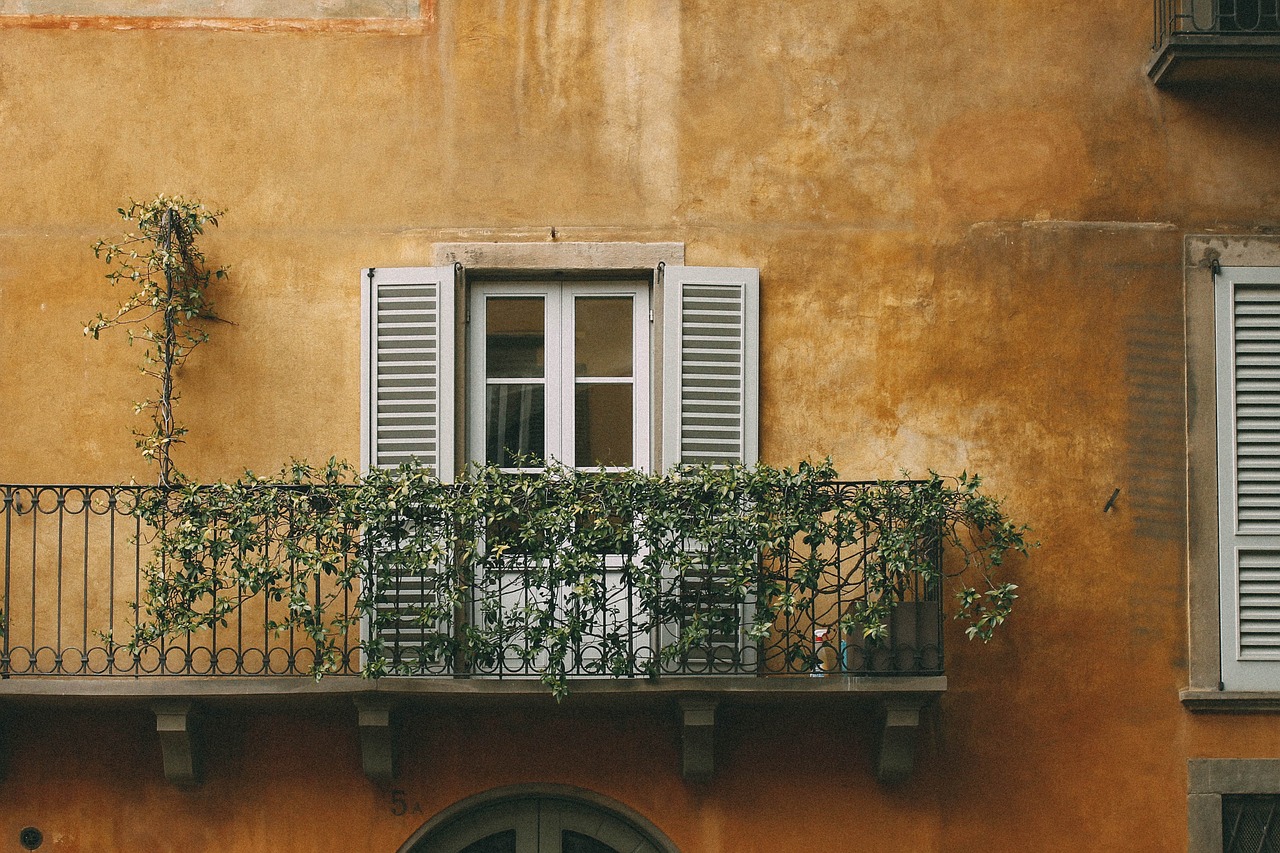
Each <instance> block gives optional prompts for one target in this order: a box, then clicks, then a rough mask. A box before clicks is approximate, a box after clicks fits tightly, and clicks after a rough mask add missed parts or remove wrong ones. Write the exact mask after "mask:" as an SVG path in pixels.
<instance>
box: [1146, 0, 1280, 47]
mask: <svg viewBox="0 0 1280 853" xmlns="http://www.w3.org/2000/svg"><path fill="white" fill-rule="evenodd" d="M1255 35H1256V36H1276V35H1280V0H1155V36H1154V40H1153V42H1152V49H1153V50H1158V49H1159V48H1160V46H1161V45H1163V44H1164V43H1165V42H1166V41H1168V40H1169V39H1170V38H1171V37H1173V36H1255Z"/></svg>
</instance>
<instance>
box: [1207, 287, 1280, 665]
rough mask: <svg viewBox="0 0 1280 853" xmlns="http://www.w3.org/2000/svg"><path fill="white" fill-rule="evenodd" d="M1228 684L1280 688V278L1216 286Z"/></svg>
mask: <svg viewBox="0 0 1280 853" xmlns="http://www.w3.org/2000/svg"><path fill="white" fill-rule="evenodd" d="M1216 288H1217V291H1216V294H1215V298H1216V307H1215V316H1216V321H1217V349H1218V367H1217V381H1218V391H1217V396H1218V525H1219V534H1218V540H1219V568H1220V570H1221V584H1220V594H1221V614H1222V618H1221V626H1222V681H1223V685H1224V686H1225V687H1226V689H1228V690H1278V689H1280V269H1273V268H1265V267H1234V268H1225V269H1223V270H1222V271H1221V273H1220V274H1219V275H1218V276H1217V278H1216Z"/></svg>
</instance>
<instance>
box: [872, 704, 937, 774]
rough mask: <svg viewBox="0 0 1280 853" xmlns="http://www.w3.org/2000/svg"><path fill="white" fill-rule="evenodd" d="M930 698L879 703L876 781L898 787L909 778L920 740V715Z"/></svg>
mask: <svg viewBox="0 0 1280 853" xmlns="http://www.w3.org/2000/svg"><path fill="white" fill-rule="evenodd" d="M933 699H934V697H932V696H891V697H888V698H886V699H883V700H881V702H880V714H881V723H880V745H879V749H877V751H876V778H877V779H879V780H880V781H881V782H883V783H886V784H891V785H892V784H898V783H901V782H905V781H907V779H909V778H911V771H912V769H913V768H914V767H915V759H916V744H917V743H918V742H919V740H920V733H919V731H918V729H919V728H920V714H921V712H922V711H923V710H924V707H925V706H926V705H928V704H929V703H930V702H932V701H933Z"/></svg>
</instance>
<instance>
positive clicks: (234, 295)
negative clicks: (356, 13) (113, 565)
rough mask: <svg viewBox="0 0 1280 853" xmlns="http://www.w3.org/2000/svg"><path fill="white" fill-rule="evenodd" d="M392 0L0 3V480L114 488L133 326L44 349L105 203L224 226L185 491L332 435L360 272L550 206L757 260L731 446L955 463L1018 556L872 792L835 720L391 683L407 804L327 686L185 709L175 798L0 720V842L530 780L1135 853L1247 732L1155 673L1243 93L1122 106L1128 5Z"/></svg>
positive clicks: (141, 475) (855, 826)
mask: <svg viewBox="0 0 1280 853" xmlns="http://www.w3.org/2000/svg"><path fill="white" fill-rule="evenodd" d="M95 5H100V4H95ZM428 11H429V13H430V14H427V15H426V16H424V17H423V19H422V20H418V21H413V22H408V23H406V24H405V25H404V26H403V27H401V28H399V29H397V27H396V26H380V27H378V28H374V29H375V30H376V31H373V32H361V31H359V30H360V27H358V26H356V25H354V24H350V23H349V22H348V23H347V24H342V25H333V26H330V25H328V24H326V23H324V22H316V23H315V24H314V25H304V24H299V25H297V26H292V25H291V26H290V27H289V28H287V29H284V28H279V27H272V26H260V25H258V24H257V23H255V22H242V23H235V22H221V23H219V24H218V25H217V26H216V27H214V26H205V25H200V24H199V22H190V21H189V22H186V23H184V24H181V25H177V24H175V25H172V26H170V25H166V24H164V22H161V23H159V24H157V23H156V22H154V21H151V22H146V23H140V22H139V23H131V22H130V21H128V20H117V21H114V22H112V21H87V22H82V24H78V25H77V26H76V27H71V26H64V25H62V24H60V23H59V21H58V20H54V19H39V20H35V19H30V18H21V19H19V18H6V17H4V16H0V152H3V154H0V162H2V163H3V166H4V167H3V168H2V169H0V481H4V482H69V481H82V482H95V481H103V482H114V481H121V480H127V479H128V478H130V477H136V478H138V479H139V480H140V481H145V480H147V479H149V478H150V477H152V476H153V473H152V471H150V470H149V469H148V468H147V467H146V466H145V465H144V464H142V463H141V462H140V461H139V459H138V458H137V455H136V452H135V450H134V448H133V442H132V439H131V438H130V436H129V430H130V428H131V427H134V426H136V425H138V424H139V420H138V419H137V418H135V417H134V416H133V415H132V407H131V405H130V401H132V400H134V399H138V398H140V397H142V396H143V395H145V393H146V389H145V386H144V385H143V384H142V383H141V382H140V380H139V377H138V376H137V374H136V370H135V364H136V361H137V358H138V356H139V352H138V350H137V348H134V349H132V350H131V349H129V348H128V347H126V346H124V344H123V341H122V340H121V338H120V336H119V335H108V336H107V339H106V340H104V341H101V342H97V343H95V342H92V341H89V340H87V339H84V338H82V337H81V335H80V329H81V327H82V326H83V325H84V323H85V322H86V321H87V320H88V319H90V318H91V317H92V316H93V315H94V314H95V313H97V312H98V311H101V310H106V309H108V308H109V307H110V306H111V305H112V304H114V303H113V294H112V293H111V292H110V291H109V289H108V288H107V286H106V284H105V282H104V281H103V279H102V273H103V272H104V269H105V268H104V267H103V266H102V264H101V263H100V262H97V261H95V260H94V259H93V257H92V254H91V252H90V251H89V249H88V245H89V244H90V242H92V241H93V240H94V239H96V238H98V237H100V236H109V235H113V234H115V233H117V232H118V231H119V229H120V223H119V220H118V219H116V218H115V216H114V213H113V211H114V210H115V208H116V207H117V206H119V205H120V204H121V203H122V202H123V201H124V200H126V199H127V198H129V197H134V198H146V197H149V196H151V195H153V194H154V193H156V192H159V191H165V192H171V193H173V192H180V193H185V194H188V195H192V196H197V197H199V198H200V199H202V200H205V201H207V202H210V203H213V204H217V205H220V206H223V207H225V208H227V210H228V213H227V215H226V217H225V218H224V221H223V224H222V226H221V227H220V228H219V229H217V230H216V231H215V232H213V233H211V234H210V235H209V236H208V238H207V240H206V241H205V242H204V246H205V249H206V252H207V254H208V256H209V258H210V259H211V261H213V262H215V263H220V264H228V265H230V267H231V278H230V280H229V282H228V283H227V284H225V285H222V286H220V287H219V289H218V291H217V292H216V294H215V299H216V301H217V304H218V307H219V310H220V312H221V314H222V315H223V316H224V317H226V318H227V319H228V320H230V321H231V322H232V323H233V325H225V326H221V325H220V326H218V327H216V328H215V329H214V330H213V334H214V338H213V341H212V342H211V343H210V344H209V345H208V346H207V347H205V348H203V349H201V350H200V351H198V353H197V354H196V355H195V356H194V357H193V358H192V360H191V362H190V364H189V365H188V367H187V368H186V369H185V371H184V375H183V376H182V378H181V387H182V393H183V399H182V401H181V404H180V409H179V413H180V419H181V420H182V421H183V422H184V423H185V424H186V425H187V426H189V427H190V429H191V435H190V437H189V443H188V444H187V446H185V447H184V448H182V449H181V450H180V451H179V455H178V459H179V462H180V464H181V465H182V466H183V467H184V468H185V469H186V470H188V471H189V472H190V473H192V474H194V475H196V476H200V477H229V476H234V475H236V474H237V473H238V472H240V471H242V470H243V469H245V468H252V469H254V470H257V471H264V470H272V469H274V468H276V467H277V466H279V465H280V464H281V463H283V462H284V461H286V460H288V459H289V458H290V457H305V458H308V459H311V460H313V461H319V460H322V459H325V458H327V457H329V456H330V455H337V456H339V457H345V458H348V459H353V460H354V459H356V458H358V450H359V447H358V444H359V422H358V402H359V393H360V387H359V324H358V320H357V316H358V305H359V279H358V272H359V270H360V269H361V268H362V267H367V266H379V267H381V266H397V265H423V264H427V263H430V260H431V247H432V245H433V244H435V243H438V242H456V241H485V240H533V241H546V240H550V239H552V237H551V231H552V228H554V229H555V234H556V239H560V240H572V241H593V240H601V241H654V242H656V241H677V242H683V243H684V244H685V245H686V253H687V255H686V256H687V261H688V263H690V264H700V265H716V266H735V265H736V266H755V267H759V268H760V271H761V282H762V286H761V292H762V347H761V352H762V365H761V388H762V410H761V447H762V452H763V456H764V457H765V458H766V459H767V460H769V461H772V462H777V463H793V462H795V461H797V460H799V459H801V458H805V457H811V458H812V457H822V456H825V455H828V454H829V455H831V456H832V457H833V458H834V460H835V462H836V464H837V466H838V468H839V469H840V471H841V472H842V473H843V474H845V475H846V476H849V477H856V478H866V477H891V476H895V475H897V474H898V472H899V471H900V470H902V469H909V470H912V471H915V472H922V471H924V470H926V469H929V468H933V469H936V470H939V471H942V472H949V473H958V472H959V471H961V470H969V471H978V472H980V473H982V474H983V475H984V477H986V479H987V482H988V484H989V486H990V488H991V490H992V491H993V492H994V493H997V494H1001V495H1004V496H1006V497H1007V500H1008V503H1007V507H1008V509H1009V511H1010V512H1011V514H1013V515H1014V516H1015V517H1016V518H1018V519H1020V520H1024V521H1026V522H1027V523H1029V524H1031V525H1032V527H1034V528H1035V535H1036V537H1037V538H1038V539H1039V540H1040V541H1041V542H1042V547H1041V548H1040V549H1039V550H1038V551H1037V552H1035V554H1034V556H1033V558H1032V559H1031V560H1030V561H1029V562H1026V563H1023V562H1021V561H1019V562H1017V563H1015V564H1013V565H1012V566H1011V567H1010V568H1009V573H1010V575H1011V577H1012V578H1013V579H1014V580H1016V582H1017V583H1019V585H1020V586H1021V588H1022V593H1023V597H1022V599H1021V601H1020V607H1019V610H1018V612H1017V613H1016V614H1015V617H1014V620H1013V621H1012V622H1011V623H1010V624H1009V625H1008V626H1007V627H1008V630H1007V631H1004V632H1003V633H1002V634H1001V636H1000V637H999V638H998V639H997V640H995V641H994V642H993V643H992V644H990V645H989V646H986V647H979V646H973V645H970V644H968V643H967V642H966V641H965V640H964V639H963V637H962V635H961V634H960V633H959V631H958V630H952V629H949V631H950V633H949V634H948V637H947V641H948V659H947V669H948V675H949V678H950V689H949V691H948V692H947V694H946V695H945V696H944V698H943V699H942V701H941V703H940V704H939V706H938V707H937V709H935V711H934V712H932V714H931V716H930V717H929V720H928V722H927V725H926V726H925V728H924V730H923V737H922V741H921V755H920V760H919V767H918V771H917V773H916V775H915V777H913V779H912V781H911V782H909V783H908V784H907V785H906V786H905V787H903V788H901V789H886V788H882V787H880V786H879V785H877V784H876V783H875V782H874V779H873V776H872V773H871V770H870V769H869V768H870V758H869V750H870V749H871V744H870V741H871V732H872V728H871V727H870V725H869V721H868V720H866V719H865V717H866V712H865V711H863V710H857V709H854V710H848V711H841V710H837V709H826V710H823V711H821V712H820V713H816V714H809V713H801V712H798V711H772V712H764V711H759V710H755V711H752V710H744V709H739V710H737V711H733V712H731V713H729V714H727V716H726V717H725V719H724V720H723V721H722V726H721V747H720V750H721V751H720V754H719V758H720V761H721V764H720V769H719V770H718V775H717V781H716V783H715V785H714V786H713V787H712V788H710V789H707V790H700V789H695V788H689V787H686V786H685V785H684V783H682V782H681V781H679V779H678V776H677V773H676V766H677V761H676V757H677V754H678V753H677V745H678V730H677V729H676V727H675V725H674V718H673V717H670V716H669V715H662V714H653V713H647V712H636V713H625V712H615V713H608V714H606V713H596V712H592V713H587V712H584V711H579V710H575V709H574V708H573V706H572V704H571V705H570V706H568V707H567V708H566V709H564V710H562V711H561V712H555V711H552V710H549V709H544V710H540V711H537V712H516V711H504V710H502V709H494V710H485V711H482V712H469V713H467V714H454V713H446V712H443V711H438V712H431V711H430V709H419V710H416V711H411V712H410V726H409V728H408V731H409V732H410V733H411V734H410V735H409V736H408V737H407V738H406V739H407V740H408V744H407V746H406V749H407V752H406V755H405V762H404V768H405V769H404V777H403V779H402V780H401V781H399V782H397V785H398V787H401V788H403V789H404V790H406V791H407V792H409V793H410V795H411V797H413V798H415V799H414V801H415V802H419V803H420V804H421V806H422V810H423V815H422V816H421V817H419V818H416V822H415V819H411V818H410V817H408V816H406V817H394V816H392V815H391V814H390V813H389V809H388V803H387V800H386V794H385V792H379V791H378V790H377V788H376V787H375V786H373V785H372V783H368V782H367V781H366V780H365V779H364V777H363V776H362V775H361V774H360V772H359V759H358V753H357V751H356V739H355V731H354V723H353V719H354V712H347V711H341V712H339V711H334V712H333V713H332V714H328V715H323V714H314V715H312V716H304V717H301V718H299V717H296V716H293V715H291V714H286V713H281V714H277V715H272V714H270V713H267V712H262V711H252V712H251V711H247V710H241V711H235V710H227V711H218V712H217V713H216V714H214V715H213V717H212V718H211V719H210V720H209V727H208V729H207V731H208V733H209V735H210V737H211V738H212V741H211V742H212V743H216V744H218V745H219V746H218V747H217V749H216V750H215V751H214V752H213V753H212V756H213V757H212V758H211V762H210V766H209V778H208V781H207V782H206V784H205V785H204V786H203V787H202V788H201V789H199V790H198V791H196V792H194V793H188V792H180V791H176V790H173V789H171V788H169V787H168V786H167V785H166V784H165V783H164V782H163V780H162V779H161V778H160V776H159V772H158V763H159V756H158V746H157V745H156V743H155V739H154V733H153V732H151V731H150V726H151V721H150V719H149V717H148V714H147V713H146V712H145V711H138V710H136V709H135V710H112V709H101V710H98V711H95V712H93V713H88V712H80V711H57V712H53V713H48V714H46V713H37V712H34V711H32V710H31V709H29V708H25V707H21V708H19V707H15V708H11V709H10V710H9V712H8V715H7V716H6V717H5V719H4V722H3V726H4V731H5V738H6V740H5V741H4V743H5V750H6V751H7V752H8V753H9V772H8V775H7V777H6V778H5V779H4V780H3V781H0V803H3V806H2V807H0V839H13V838H14V837H16V833H17V830H18V828H20V827H21V826H24V825H28V824H33V825H38V826H41V827H42V828H43V829H44V830H45V832H46V835H47V837H48V839H49V840H48V842H47V844H48V847H49V849H53V850H85V851H89V850H104V849H115V848H121V849H124V848H128V849H138V850H170V849H171V850H194V849H208V850H227V851H231V850H239V851H250V850H264V849H276V850H299V851H301V850H317V851H318V850H340V849H343V850H345V849H367V850H371V851H372V850H388V851H389V850H394V849H395V848H396V846H397V845H399V844H400V843H401V842H402V841H403V840H404V839H405V838H407V837H408V836H409V834H410V833H411V832H412V831H413V830H414V829H415V828H416V826H417V825H419V824H420V823H421V821H422V820H425V819H426V817H429V816H430V814H432V813H433V812H434V811H437V810H438V809H440V808H442V807H444V806H446V805H448V804H449V803H451V802H454V801H455V800H457V799H459V798H461V797H463V796H466V795H469V794H472V793H476V792H479V791H482V790H485V789H486V788H488V787H492V786H495V785H500V784H508V783H513V782H522V781H545V782H567V783H572V784H578V785H582V786H583V787H588V788H591V789H594V790H597V791H599V792H601V793H603V794H606V795H609V796H612V797H615V798H616V799H618V800H621V801H623V802H626V803H628V804H629V805H631V806H632V807H633V808H635V809H637V810H638V811H640V812H641V813H643V814H645V815H646V816H647V817H649V818H650V819H651V820H653V821H654V822H655V823H657V824H658V825H659V826H661V827H662V828H663V829H664V830H665V831H666V832H667V833H668V834H669V835H670V836H671V837H672V839H673V840H675V841H676V843H677V844H678V845H680V847H681V849H682V850H685V851H688V853H696V851H708V853H729V851H733V853H739V851H756V850H758V851H769V850H794V851H808V850H818V849H834V850H850V851H853V850H877V851H926V850H930V851H948V853H950V851H970V850H972V851H977V850H1037V851H1040V850H1043V851H1057V850H1062V851H1066V850H1073V851H1074V850H1081V849H1087V850H1099V851H1105V850H1127V851H1152V853H1156V852H1157V851H1160V853H1163V851H1170V850H1178V849H1181V848H1182V847H1183V846H1184V844H1185V820H1186V814H1185V806H1186V804H1185V790H1186V789H1185V775H1184V774H1185V762H1186V759H1187V758H1188V757H1199V756H1207V757H1236V756H1239V757H1280V733H1277V729H1276V726H1275V718H1274V716H1269V715H1254V716H1246V717H1238V716H1231V717H1225V716H1193V715H1191V714H1190V713H1188V712H1187V711H1186V710H1184V709H1183V708H1182V706H1181V705H1180V704H1179V702H1178V698H1177V691H1178V689H1179V688H1180V687H1182V686H1185V685H1186V683H1187V676H1186V668H1185V656H1186V640H1185V635H1186V603H1185V600H1184V588H1185V579H1186V567H1185V544H1184V543H1185V535H1186V534H1185V531H1186V520H1185V517H1184V516H1185V509H1184V507H1185V482H1184V476H1185V462H1186V449H1185V439H1184V437H1183V435H1184V432H1183V430H1184V424H1185V399H1184V367H1185V364H1184V356H1183V346H1184V333H1183V320H1182V317H1183V301H1182V272H1181V261H1182V258H1181V252H1182V239H1183V235H1184V234H1186V233H1199V232H1203V231H1215V230H1216V231H1222V232H1232V233H1239V232H1245V231H1253V230H1257V229H1264V230H1265V229H1267V228H1273V227H1274V226H1275V225H1276V224H1277V223H1276V210H1277V202H1278V201H1280V171H1278V170H1277V169H1276V168H1275V163H1276V162H1277V154H1280V133H1277V131H1278V130H1280V101H1277V100H1275V99H1274V98H1270V97H1263V98H1258V97H1256V96H1248V95H1241V94H1227V95H1223V96H1220V97H1219V96H1213V97H1208V96H1198V97H1197V96H1185V95H1171V94H1168V93H1162V92H1158V91H1156V90H1155V89H1153V87H1152V86H1151V85H1150V84H1149V83H1148V81H1147V80H1146V78H1145V76H1144V75H1143V73H1142V66H1143V63H1144V61H1145V59H1146V56H1147V48H1148V43H1149V39H1150V28H1151V22H1150V7H1149V4H1148V3H1146V2H1138V0H1128V2H1116V0H1081V2H1077V3H1074V4H1070V5H1069V6H1063V5H1061V4H1051V3H1045V2H1039V3H1023V2H1013V0H982V2H979V0H964V2H954V3H946V4H905V3H902V4H890V3H881V2H874V0H820V1H818V0H773V2H769V0H738V2H734V3H724V2H718V0H702V2H697V0H687V2H679V0H592V2H581V0H523V2H521V0H488V2H485V0H440V2H439V3H438V4H437V5H436V6H435V7H434V8H433V9H429V10H428ZM1116 488H1119V489H1120V490H1121V491H1120V497H1119V499H1118V501H1117V503H1116V505H1115V508H1114V509H1113V510H1112V511H1111V512H1109V513H1105V514H1104V513H1103V512H1102V509H1103V506H1104V504H1105V503H1106V501H1107V498H1108V497H1109V496H1110V495H1111V494H1112V492H1113V490H1114V489H1116ZM571 702H572V700H571ZM0 843H3V844H8V843H11V842H10V841H8V840H5V841H2V842H0Z"/></svg>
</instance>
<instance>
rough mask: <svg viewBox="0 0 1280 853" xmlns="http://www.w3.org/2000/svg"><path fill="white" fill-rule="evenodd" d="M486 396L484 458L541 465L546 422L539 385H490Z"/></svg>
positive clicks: (509, 464)
mask: <svg viewBox="0 0 1280 853" xmlns="http://www.w3.org/2000/svg"><path fill="white" fill-rule="evenodd" d="M485 397H486V399H485V430H484V434H485V445H486V446H485V461H486V462H489V463H490V464H494V465H501V466H503V467H514V466H515V465H516V464H517V462H519V463H520V464H526V465H540V464H542V460H543V457H544V456H545V454H546V443H545V442H546V435H545V433H546V422H547V419H546V403H545V400H544V391H543V388H542V386H541V385H533V384H524V383H522V384H516V385H490V386H489V387H488V389H487V394H486V395H485Z"/></svg>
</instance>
